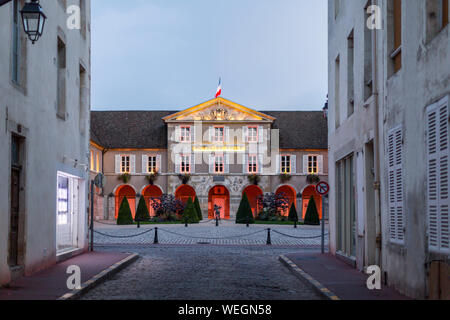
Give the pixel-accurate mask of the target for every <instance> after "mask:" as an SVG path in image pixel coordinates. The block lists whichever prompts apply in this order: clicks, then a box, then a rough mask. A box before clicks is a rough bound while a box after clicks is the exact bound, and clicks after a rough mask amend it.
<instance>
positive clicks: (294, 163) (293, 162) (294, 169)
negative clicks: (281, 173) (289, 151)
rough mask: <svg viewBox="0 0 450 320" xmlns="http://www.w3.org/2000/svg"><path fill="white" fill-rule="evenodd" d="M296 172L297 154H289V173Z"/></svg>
mask: <svg viewBox="0 0 450 320" xmlns="http://www.w3.org/2000/svg"><path fill="white" fill-rule="evenodd" d="M296 173H297V156H294V155H292V156H291V174H296Z"/></svg>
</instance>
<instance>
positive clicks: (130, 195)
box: [115, 185, 136, 220]
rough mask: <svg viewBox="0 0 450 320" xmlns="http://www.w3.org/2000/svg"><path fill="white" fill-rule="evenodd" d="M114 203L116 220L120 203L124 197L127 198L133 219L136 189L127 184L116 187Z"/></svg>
mask: <svg viewBox="0 0 450 320" xmlns="http://www.w3.org/2000/svg"><path fill="white" fill-rule="evenodd" d="M115 198H116V203H115V209H116V210H115V211H116V220H117V218H118V217H119V209H120V205H121V204H122V201H123V199H124V198H126V199H127V200H128V204H129V205H130V210H131V215H132V216H133V219H134V217H135V215H136V191H134V189H133V188H132V187H131V186H129V185H123V186H120V187H118V188H117V190H116V197H115Z"/></svg>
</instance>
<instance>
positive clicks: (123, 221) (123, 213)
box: [117, 197, 133, 226]
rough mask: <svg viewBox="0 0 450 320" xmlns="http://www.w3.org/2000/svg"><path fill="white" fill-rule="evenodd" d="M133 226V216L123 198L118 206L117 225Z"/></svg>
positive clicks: (126, 201)
mask: <svg viewBox="0 0 450 320" xmlns="http://www.w3.org/2000/svg"><path fill="white" fill-rule="evenodd" d="M129 224H133V216H132V214H131V209H130V205H129V203H128V199H127V198H126V197H124V198H123V200H122V204H121V205H120V209H119V215H118V217H117V225H119V226H123V225H129Z"/></svg>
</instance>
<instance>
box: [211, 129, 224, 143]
mask: <svg viewBox="0 0 450 320" xmlns="http://www.w3.org/2000/svg"><path fill="white" fill-rule="evenodd" d="M224 136H225V128H224V127H214V135H213V142H224V141H225V140H224Z"/></svg>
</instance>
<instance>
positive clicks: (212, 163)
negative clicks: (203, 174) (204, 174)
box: [209, 154, 216, 174]
mask: <svg viewBox="0 0 450 320" xmlns="http://www.w3.org/2000/svg"><path fill="white" fill-rule="evenodd" d="M215 161H216V158H215V156H214V155H213V154H210V155H209V173H210V174H213V173H214V167H215Z"/></svg>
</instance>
